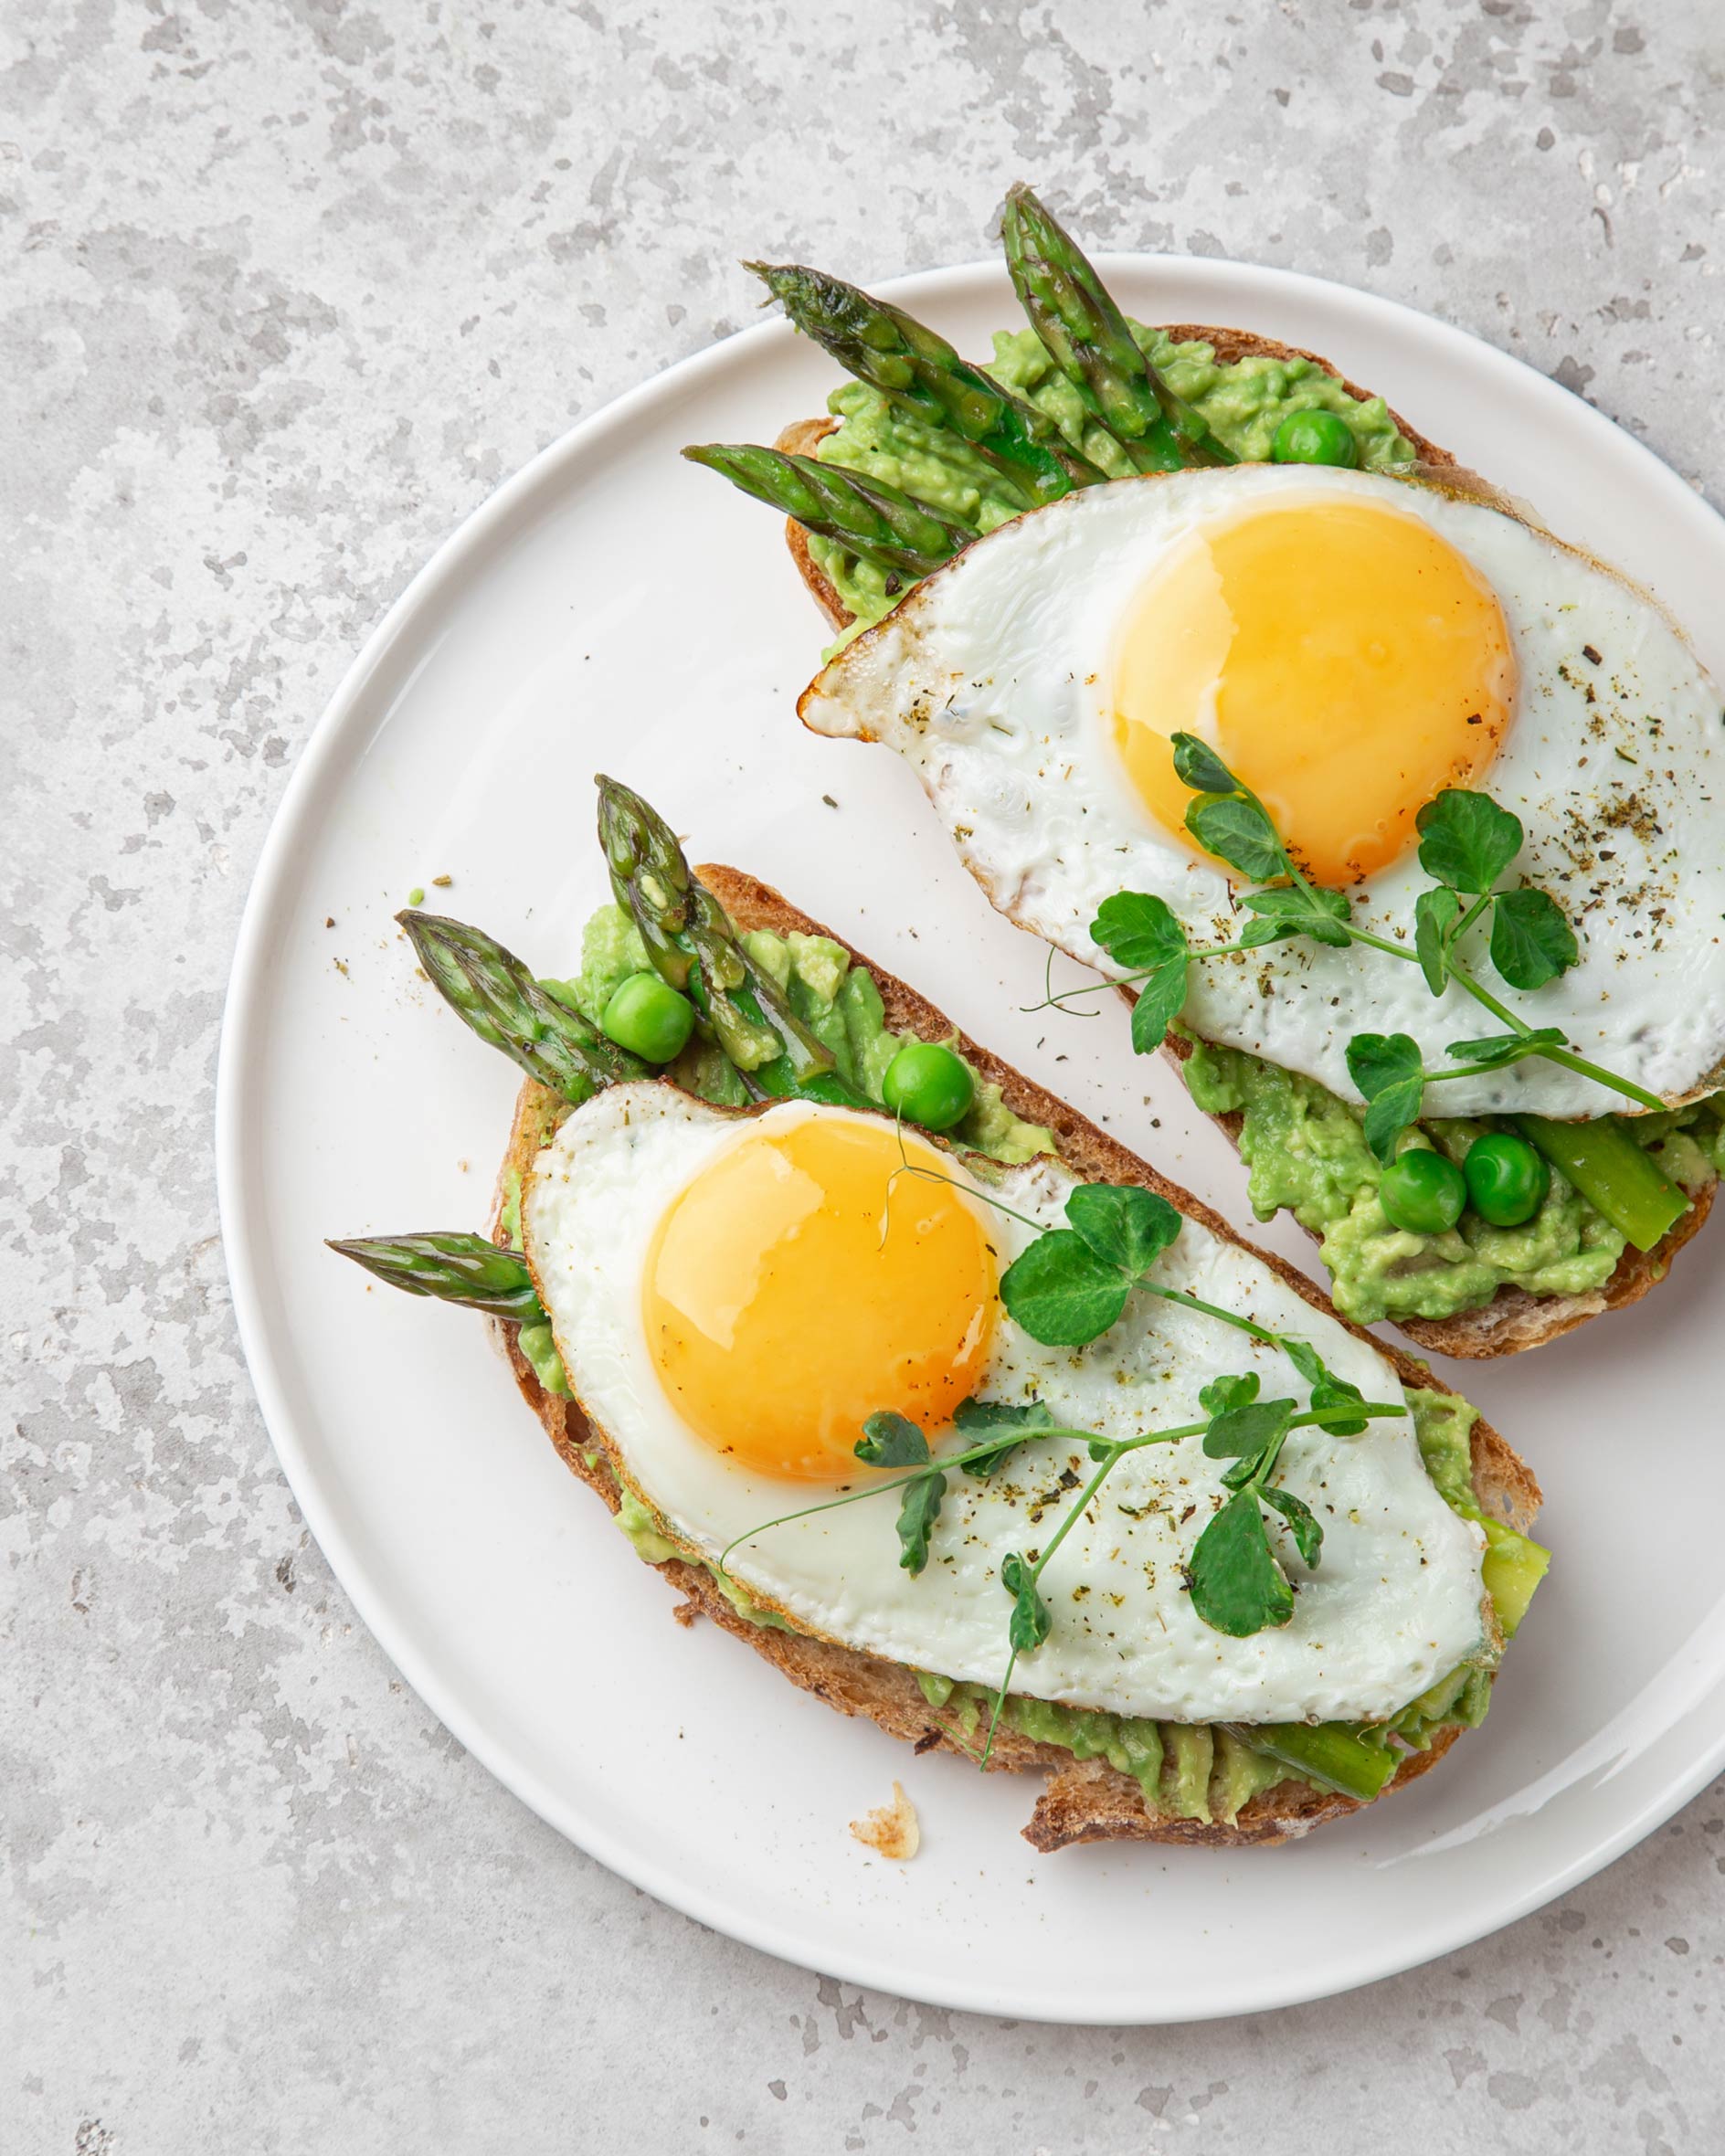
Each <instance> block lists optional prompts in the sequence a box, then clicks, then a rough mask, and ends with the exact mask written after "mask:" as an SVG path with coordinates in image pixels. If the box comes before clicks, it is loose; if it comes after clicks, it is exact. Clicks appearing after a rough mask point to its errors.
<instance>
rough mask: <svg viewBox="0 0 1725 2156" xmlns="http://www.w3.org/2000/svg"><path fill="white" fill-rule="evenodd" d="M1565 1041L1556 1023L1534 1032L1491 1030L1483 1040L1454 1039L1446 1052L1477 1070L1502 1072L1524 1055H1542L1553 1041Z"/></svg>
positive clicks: (1559, 1042) (1541, 1027)
mask: <svg viewBox="0 0 1725 2156" xmlns="http://www.w3.org/2000/svg"><path fill="white" fill-rule="evenodd" d="M1562 1040H1563V1036H1562V1034H1561V1032H1560V1031H1559V1030H1558V1029H1557V1028H1556V1027H1555V1026H1540V1027H1539V1028H1538V1029H1537V1030H1534V1031H1533V1032H1530V1033H1488V1034H1487V1036H1486V1037H1485V1039H1484V1040H1483V1041H1451V1042H1450V1044H1449V1046H1448V1047H1447V1048H1446V1049H1445V1051H1444V1052H1445V1055H1452V1056H1455V1057H1456V1058H1458V1059H1459V1060H1460V1061H1461V1062H1469V1063H1472V1064H1473V1065H1474V1066H1475V1067H1476V1069H1477V1070H1482V1071H1501V1070H1502V1069H1503V1068H1504V1067H1505V1066H1506V1065H1507V1064H1508V1063H1519V1062H1521V1060H1522V1058H1523V1057H1524V1056H1529V1055H1538V1054H1540V1052H1541V1051H1542V1050H1544V1049H1546V1048H1549V1047H1550V1046H1551V1045H1552V1043H1553V1042H1556V1043H1558V1044H1559V1045H1561V1043H1562ZM1440 1075H1442V1073H1440Z"/></svg>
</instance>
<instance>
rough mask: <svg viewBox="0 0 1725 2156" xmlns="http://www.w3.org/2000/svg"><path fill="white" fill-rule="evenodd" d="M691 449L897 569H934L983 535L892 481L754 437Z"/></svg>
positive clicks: (701, 460)
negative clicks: (755, 441)
mask: <svg viewBox="0 0 1725 2156" xmlns="http://www.w3.org/2000/svg"><path fill="white" fill-rule="evenodd" d="M683 455H684V456H685V457H687V458H688V459H689V460H690V462H691V463H693V464H704V465H705V466H706V467H707V469H708V470H710V471H717V472H722V473H723V474H724V475H725V478H726V479H728V480H729V481H731V483H732V485H733V486H736V487H741V488H742V490H743V491H744V492H745V493H746V494H753V495H754V497H755V499H756V500H757V502H767V504H768V505H769V506H770V507H772V508H774V509H778V510H782V511H783V512H784V513H785V514H786V515H787V516H794V517H795V518H796V520H797V522H798V523H799V524H801V525H803V526H804V527H805V528H806V529H807V530H809V531H810V532H819V533H820V536H821V537H822V538H823V539H834V540H836V541H837V542H838V543H839V544H840V545H841V546H843V547H846V548H848V549H849V551H850V552H851V553H852V554H854V555H861V556H862V558H863V560H864V561H865V562H873V563H875V564H876V565H878V566H879V567H881V568H883V569H885V570H886V571H888V572H889V574H891V575H893V576H906V577H911V578H915V577H917V576H927V574H928V572H929V571H930V570H931V569H937V568H938V567H939V566H940V565H941V563H942V562H945V561H950V560H951V558H952V556H953V555H955V554H957V553H958V550H959V548H960V547H963V546H968V544H969V543H970V541H971V540H972V539H974V538H975V537H976V534H975V533H974V532H970V531H967V530H966V528H965V527H964V525H962V524H958V523H952V522H951V521H950V520H949V519H948V518H947V517H944V516H942V515H941V514H940V513H939V512H938V511H937V510H935V509H931V508H930V507H929V505H928V503H927V502H919V501H917V499H916V497H915V495H914V494H906V493H903V492H901V491H900V490H899V489H898V488H897V487H893V486H888V485H887V483H886V481H884V480H878V479H869V478H866V477H864V475H863V473H862V472H859V471H846V470H841V468H840V467H839V466H838V465H836V464H822V463H820V462H819V461H818V460H816V459H815V458H813V457H788V456H786V455H785V454H784V452H783V451H782V450H779V449H757V448H755V447H754V446H753V445H752V444H750V443H747V442H708V443H706V444H705V445H704V447H702V448H697V449H684V451H683Z"/></svg>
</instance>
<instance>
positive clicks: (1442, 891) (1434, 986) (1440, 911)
mask: <svg viewBox="0 0 1725 2156" xmlns="http://www.w3.org/2000/svg"><path fill="white" fill-rule="evenodd" d="M1461 913H1462V902H1461V900H1460V899H1459V898H1457V897H1456V895H1455V893H1454V892H1453V891H1451V890H1450V889H1448V888H1447V886H1445V885H1443V884H1440V885H1439V886H1438V888H1437V889H1436V890H1435V891H1422V892H1421V893H1420V895H1419V896H1418V898H1416V899H1415V900H1414V902H1413V952H1414V956H1416V957H1417V958H1418V959H1419V962H1420V971H1421V972H1422V973H1423V975H1424V976H1425V985H1426V987H1427V988H1430V989H1431V991H1432V993H1433V995H1434V996H1441V995H1442V994H1443V993H1444V986H1445V982H1446V981H1447V980H1448V979H1449V937H1450V931H1451V930H1452V929H1453V928H1454V927H1455V924H1456V922H1457V921H1459V920H1460V919H1461Z"/></svg>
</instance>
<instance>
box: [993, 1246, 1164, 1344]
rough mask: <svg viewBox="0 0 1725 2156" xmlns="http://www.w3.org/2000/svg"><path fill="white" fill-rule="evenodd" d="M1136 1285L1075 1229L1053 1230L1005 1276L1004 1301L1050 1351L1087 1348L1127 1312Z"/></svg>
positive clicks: (1022, 1254)
mask: <svg viewBox="0 0 1725 2156" xmlns="http://www.w3.org/2000/svg"><path fill="white" fill-rule="evenodd" d="M1131 1286H1132V1283H1131V1281H1130V1280H1129V1279H1128V1278H1127V1275H1126V1274H1124V1273H1122V1272H1121V1271H1120V1269H1119V1267H1118V1266H1116V1265H1111V1264H1109V1263H1108V1262H1107V1261H1106V1259H1105V1258H1099V1257H1098V1256H1097V1255H1096V1253H1095V1251H1093V1250H1092V1249H1091V1247H1090V1245H1089V1244H1088V1243H1087V1242H1085V1239H1084V1237H1083V1236H1082V1235H1080V1234H1078V1233H1077V1232H1076V1231H1075V1230H1074V1229H1071V1228H1054V1229H1051V1230H1050V1231H1048V1233H1047V1234H1045V1235H1039V1236H1038V1237H1037V1238H1036V1241H1035V1242H1032V1244H1031V1245H1030V1246H1029V1248H1028V1249H1026V1250H1024V1251H1021V1252H1020V1253H1019V1255H1018V1256H1017V1257H1016V1258H1014V1259H1013V1261H1012V1263H1011V1264H1010V1265H1009V1266H1008V1267H1007V1269H1006V1271H1005V1272H1004V1273H1003V1274H1001V1275H1000V1301H1001V1302H1002V1303H1003V1304H1004V1305H1005V1306H1006V1312H1007V1316H1009V1317H1011V1320H1012V1322H1013V1324H1014V1325H1018V1326H1022V1327H1023V1329H1024V1330H1025V1331H1026V1332H1027V1333H1028V1334H1029V1335H1030V1337H1032V1340H1041V1341H1042V1343H1043V1345H1044V1346H1046V1347H1050V1348H1082V1347H1083V1346H1085V1343H1086V1342H1087V1341H1090V1340H1094V1339H1096V1338H1098V1337H1100V1336H1101V1335H1102V1334H1103V1333H1106V1331H1107V1330H1108V1328H1109V1326H1112V1325H1113V1324H1115V1322H1116V1320H1117V1319H1118V1317H1119V1316H1120V1313H1121V1312H1122V1311H1123V1310H1124V1309H1125V1308H1126V1299H1127V1295H1128V1294H1129V1293H1130V1291H1131Z"/></svg>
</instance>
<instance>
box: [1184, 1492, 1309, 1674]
mask: <svg viewBox="0 0 1725 2156" xmlns="http://www.w3.org/2000/svg"><path fill="white" fill-rule="evenodd" d="M1186 1577H1187V1581H1188V1584H1189V1585H1190V1587H1191V1597H1192V1608H1193V1609H1194V1610H1195V1611H1196V1612H1198V1615H1199V1617H1200V1619H1201V1621H1202V1622H1204V1623H1205V1624H1207V1625H1209V1627H1210V1628H1211V1630H1212V1632H1221V1633H1227V1635H1228V1637H1229V1638H1230V1639H1236V1640H1243V1639H1249V1638H1250V1637H1251V1636H1252V1634H1253V1633H1254V1632H1265V1631H1275V1630H1276V1629H1278V1628H1279V1627H1280V1626H1282V1625H1284V1624H1286V1622H1288V1620H1289V1619H1290V1618H1291V1617H1292V1616H1293V1614H1294V1591H1293V1589H1292V1588H1291V1587H1290V1586H1289V1585H1288V1583H1287V1579H1286V1574H1285V1573H1284V1572H1283V1570H1282V1568H1281V1566H1280V1565H1278V1564H1277V1563H1276V1561H1275V1556H1274V1554H1273V1553H1272V1551H1271V1548H1270V1538H1269V1536H1268V1534H1267V1533H1266V1532H1265V1525H1264V1515H1263V1513H1261V1512H1260V1511H1259V1509H1258V1499H1257V1495H1256V1493H1255V1492H1254V1491H1252V1490H1242V1491H1240V1492H1239V1493H1238V1494H1237V1495H1234V1496H1233V1497H1230V1498H1229V1500H1228V1502H1227V1503H1226V1504H1225V1505H1224V1506H1222V1510H1221V1511H1220V1512H1219V1513H1217V1514H1216V1516H1215V1517H1214V1518H1213V1519H1212V1521H1211V1523H1210V1525H1209V1526H1208V1527H1206V1528H1205V1529H1204V1531H1203V1533H1202V1534H1201V1536H1200V1537H1199V1538H1198V1540H1197V1542H1196V1544H1195V1545H1194V1547H1193V1549H1192V1554H1191V1559H1190V1561H1189V1562H1188V1564H1187V1567H1186Z"/></svg>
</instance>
